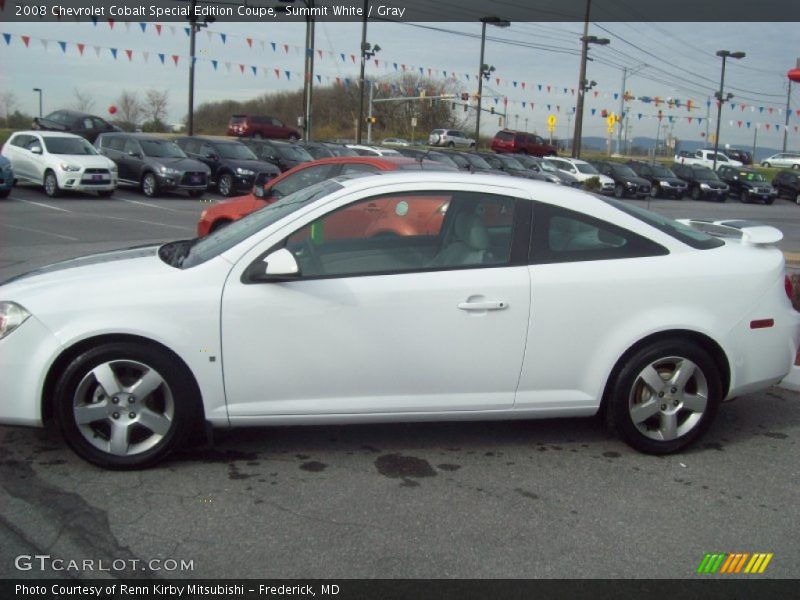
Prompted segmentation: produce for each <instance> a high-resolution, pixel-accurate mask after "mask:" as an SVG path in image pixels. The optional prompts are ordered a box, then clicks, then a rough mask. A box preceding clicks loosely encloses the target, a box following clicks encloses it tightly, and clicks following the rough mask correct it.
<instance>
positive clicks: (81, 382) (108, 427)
mask: <svg viewBox="0 0 800 600" xmlns="http://www.w3.org/2000/svg"><path fill="white" fill-rule="evenodd" d="M195 390H196V387H195V385H194V383H193V381H192V378H191V375H190V374H189V372H188V371H187V370H186V369H185V368H184V367H182V366H181V365H176V361H175V358H174V357H173V356H171V355H170V354H169V353H168V352H166V351H165V350H163V349H160V348H157V347H151V346H148V345H144V344H138V343H129V342H116V343H110V344H103V345H100V346H98V347H96V348H92V349H91V350H88V351H86V352H84V353H83V354H81V355H80V356H78V357H76V358H75V359H74V360H73V361H72V362H71V363H70V364H69V366H68V367H67V368H66V370H65V371H64V374H63V375H62V376H61V378H60V380H59V382H58V384H57V386H56V394H55V402H56V404H55V416H56V419H57V421H58V425H59V428H60V429H61V432H62V434H63V436H64V439H65V440H66V442H67V444H68V445H69V446H70V447H71V448H72V449H73V450H74V451H75V452H76V453H77V454H78V455H79V456H80V457H81V458H83V459H84V460H87V461H89V462H91V463H93V464H95V465H98V466H100V467H104V468H108V469H138V468H143V467H147V466H150V465H152V464H154V463H156V462H157V461H159V460H161V459H163V458H164V457H165V456H166V455H167V454H169V453H170V452H171V451H172V450H173V449H174V448H175V447H176V446H177V445H178V444H180V443H181V442H182V441H183V440H184V439H185V437H186V434H187V433H189V432H190V431H191V430H192V428H193V427H194V424H195V422H196V415H197V398H196V391H195Z"/></svg>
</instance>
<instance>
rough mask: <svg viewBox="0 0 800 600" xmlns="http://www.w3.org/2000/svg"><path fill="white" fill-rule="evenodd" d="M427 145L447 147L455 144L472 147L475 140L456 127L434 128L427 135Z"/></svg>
mask: <svg viewBox="0 0 800 600" xmlns="http://www.w3.org/2000/svg"><path fill="white" fill-rule="evenodd" d="M428 145H430V146H447V147H449V148H453V147H455V146H464V147H467V148H474V147H475V140H473V139H472V138H468V137H467V136H465V135H464V134H463V133H462V132H460V131H458V130H457V129H434V130H433V131H431V134H430V135H429V136H428Z"/></svg>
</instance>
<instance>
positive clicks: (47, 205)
mask: <svg viewBox="0 0 800 600" xmlns="http://www.w3.org/2000/svg"><path fill="white" fill-rule="evenodd" d="M11 199H12V200H16V201H17V202H24V203H25V204H35V205H36V206H42V207H44V208H50V209H52V210H60V211H61V212H66V213H71V212H72V211H71V210H67V209H66V208H59V207H58V206H51V205H50V204H45V203H44V202H34V201H33V200H23V199H22V198H15V197H14V196H11Z"/></svg>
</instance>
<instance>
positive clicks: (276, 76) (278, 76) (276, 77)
mask: <svg viewBox="0 0 800 600" xmlns="http://www.w3.org/2000/svg"><path fill="white" fill-rule="evenodd" d="M273 71H275V79H280V78H281V70H280V69H273Z"/></svg>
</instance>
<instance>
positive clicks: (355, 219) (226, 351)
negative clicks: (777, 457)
mask: <svg viewBox="0 0 800 600" xmlns="http://www.w3.org/2000/svg"><path fill="white" fill-rule="evenodd" d="M380 221H388V222H390V223H392V227H391V229H392V230H394V231H403V234H394V235H383V234H381V233H379V232H380V231H381V227H379V226H378V225H377V224H378V223H379V222H380ZM397 222H403V224H404V225H405V227H404V228H399V227H396V226H394V225H396V224H397ZM705 230H709V231H711V232H712V233H713V234H714V235H709V234H708V233H706V232H705ZM720 236H722V237H720ZM780 239H781V233H780V232H779V231H778V230H777V229H775V228H773V227H769V226H759V225H754V224H752V223H749V222H743V221H735V222H730V223H720V222H717V223H710V222H691V223H684V222H676V221H672V220H669V219H666V218H663V217H661V216H658V215H655V214H653V213H650V212H648V211H645V210H642V209H640V208H638V207H636V206H634V205H630V204H626V203H624V202H619V201H616V200H613V199H601V198H599V197H597V196H594V195H590V194H587V193H584V192H581V191H577V190H573V189H569V188H564V187H557V186H553V185H550V184H548V183H544V182H537V181H529V180H523V179H517V178H510V177H497V176H484V175H465V174H461V173H450V172H446V173H438V172H422V173H402V174H387V175H380V176H367V177H358V176H356V175H352V176H349V177H341V178H337V179H333V180H328V181H324V182H322V183H319V184H316V185H313V186H311V187H309V188H306V189H303V190H300V191H298V192H296V193H294V194H292V195H290V196H287V197H285V198H283V199H281V200H280V201H278V202H275V203H274V204H271V205H269V206H267V207H265V208H263V209H261V210H259V211H256V212H254V213H252V214H250V215H248V216H246V217H245V218H243V219H241V220H239V221H236V222H235V223H232V224H231V225H229V226H228V227H226V228H224V229H221V230H219V231H218V232H215V233H213V234H211V235H209V236H207V237H205V238H202V239H195V240H184V241H177V242H172V243H168V244H165V245H162V246H150V247H140V248H132V249H127V250H120V251H116V252H109V253H104V254H98V255H94V256H89V257H85V258H78V259H74V260H69V261H66V262H62V263H58V264H56V265H52V266H49V267H44V268H41V269H39V270H37V271H34V272H32V273H28V274H26V275H23V276H20V277H17V278H15V279H14V280H11V281H8V282H6V283H5V284H4V285H2V286H1V287H0V380H2V381H3V390H4V391H3V400H2V402H0V422H2V423H9V424H18V425H32V426H36V425H41V424H42V423H43V422H44V421H45V420H46V419H50V418H54V419H55V420H56V421H57V423H58V425H59V427H60V429H61V431H62V432H63V435H64V437H65V439H66V441H67V443H68V444H69V445H70V446H71V447H72V448H73V450H74V451H75V452H77V453H78V454H79V455H80V456H81V457H83V458H84V459H86V460H88V461H90V462H92V463H95V464H97V465H101V466H103V467H109V468H118V469H125V468H139V467H144V466H147V465H150V464H153V463H155V462H156V461H158V460H160V459H162V458H164V457H165V456H166V455H167V454H168V453H169V452H170V451H171V450H172V449H173V448H175V446H176V445H177V444H179V443H180V442H181V441H182V440H183V439H184V438H185V437H186V435H187V434H188V433H189V432H190V431H192V429H193V428H195V427H197V426H198V425H201V424H202V423H203V422H206V423H209V424H210V425H211V426H215V427H229V426H243V425H262V426H263V425H296V424H322V423H363V422H378V421H384V422H386V421H425V420H449V419H529V418H539V417H567V416H574V417H588V416H591V415H594V414H596V413H598V411H602V413H603V415H604V416H605V420H606V421H607V423H608V424H609V426H610V427H611V428H612V430H614V431H616V432H617V433H618V434H619V436H620V437H621V438H622V439H623V440H624V441H625V442H627V443H628V444H630V445H631V446H633V447H635V448H637V449H639V450H642V451H644V452H649V453H668V452H673V451H677V450H680V449H682V448H684V447H685V446H687V445H688V444H690V443H692V442H693V441H695V440H696V439H697V438H698V437H699V436H700V435H701V434H702V433H703V432H704V431H705V430H706V429H707V428H708V427H709V425H710V424H711V422H712V420H713V418H714V416H715V414H716V412H717V409H718V408H719V406H720V403H721V401H722V400H723V399H725V398H731V397H733V396H738V395H741V394H747V393H750V392H754V391H757V390H761V389H764V388H766V387H768V386H771V385H773V384H776V383H778V382H780V381H781V380H783V379H784V378H785V377H786V376H787V374H789V373H790V371H792V373H793V374H796V371H797V370H798V369H797V368H793V367H792V365H793V362H794V358H795V354H796V351H797V347H798V337H799V336H800V315H799V314H798V313H796V312H795V311H794V310H793V309H792V306H791V303H790V301H789V298H788V290H787V289H786V280H785V276H784V259H783V255H782V253H781V252H780V251H779V250H777V249H775V248H774V247H773V244H774V243H775V242H777V241H778V240H780ZM753 410H757V408H756V407H754V409H753Z"/></svg>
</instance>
